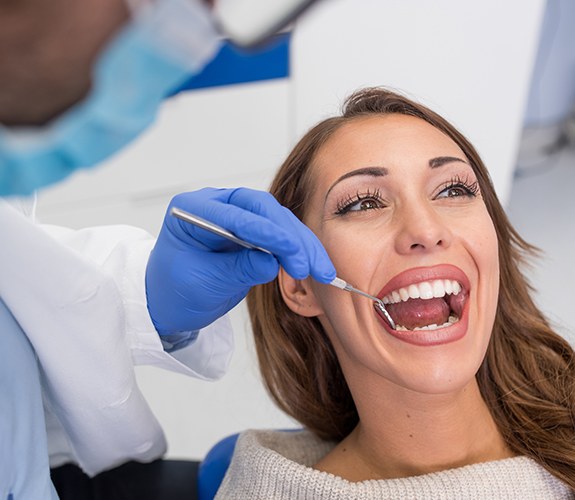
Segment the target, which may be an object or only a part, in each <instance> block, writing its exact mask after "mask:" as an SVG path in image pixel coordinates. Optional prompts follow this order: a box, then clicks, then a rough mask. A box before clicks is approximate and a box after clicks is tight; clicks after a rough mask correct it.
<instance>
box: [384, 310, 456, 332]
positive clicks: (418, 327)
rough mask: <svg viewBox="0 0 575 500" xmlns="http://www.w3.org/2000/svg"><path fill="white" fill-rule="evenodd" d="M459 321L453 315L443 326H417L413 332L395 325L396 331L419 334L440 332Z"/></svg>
mask: <svg viewBox="0 0 575 500" xmlns="http://www.w3.org/2000/svg"><path fill="white" fill-rule="evenodd" d="M458 321H459V318H458V317H457V316H455V315H453V314H450V315H449V318H448V319H447V321H446V322H445V323H443V325H436V324H435V323H434V324H432V325H426V326H421V327H420V326H416V327H415V328H414V329H413V330H410V329H409V328H406V327H405V326H403V325H395V329H396V330H398V331H400V332H419V331H421V330H439V329H440V328H447V327H448V326H451V325H453V324H454V323H457V322H458Z"/></svg>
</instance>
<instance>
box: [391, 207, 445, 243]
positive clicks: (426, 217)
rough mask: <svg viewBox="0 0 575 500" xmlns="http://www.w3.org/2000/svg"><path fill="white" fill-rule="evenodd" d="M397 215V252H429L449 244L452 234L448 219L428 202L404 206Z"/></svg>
mask: <svg viewBox="0 0 575 500" xmlns="http://www.w3.org/2000/svg"><path fill="white" fill-rule="evenodd" d="M397 217H398V220H399V224H398V233H397V237H396V240H395V241H396V250H397V252H398V253H400V254H410V253H414V252H430V251H434V250H438V249H445V248H448V247H449V245H451V241H452V239H453V235H452V232H451V229H450V227H449V224H448V220H446V218H444V217H442V215H441V213H439V212H438V211H436V210H435V209H434V208H433V207H432V206H431V205H430V204H427V205H424V206H422V205H419V206H417V207H414V206H411V207H406V208H405V210H403V211H402V212H401V213H399V214H397Z"/></svg>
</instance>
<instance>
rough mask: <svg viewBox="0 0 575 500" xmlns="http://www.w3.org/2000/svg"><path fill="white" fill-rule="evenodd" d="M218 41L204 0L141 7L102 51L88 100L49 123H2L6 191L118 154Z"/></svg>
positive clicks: (168, 0)
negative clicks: (26, 125)
mask: <svg viewBox="0 0 575 500" xmlns="http://www.w3.org/2000/svg"><path fill="white" fill-rule="evenodd" d="M220 44H221V38H220V36H219V35H218V33H217V31H216V29H215V28H214V26H213V23H212V19H211V15H210V13H209V11H207V10H206V8H205V7H203V5H201V4H200V2H199V1H194V0H156V1H155V2H148V3H147V4H146V5H145V6H144V7H142V8H139V9H138V10H137V11H136V12H135V13H134V16H133V20H132V21H131V22H130V23H129V24H128V25H127V26H126V27H125V28H124V29H123V30H122V31H121V32H120V33H119V35H118V36H117V37H115V39H114V40H113V41H112V42H111V43H110V45H109V46H108V48H107V49H106V50H105V51H104V52H103V53H102V56H101V57H100V59H99V61H98V63H97V65H96V67H95V71H94V78H93V82H92V90H91V92H90V95H89V96H88V97H87V99H86V100H85V101H83V102H82V103H80V104H79V105H77V106H76V107H74V108H72V109H70V110H69V111H67V112H66V113H65V114H63V115H62V116H61V117H59V118H57V119H56V120H55V121H54V122H53V123H51V124H50V125H49V126H47V127H42V128H30V129H23V128H21V129H9V128H5V127H2V126H1V125H0V196H10V195H28V194H31V193H32V192H33V191H35V190H36V189H38V188H40V187H43V186H47V185H49V184H52V183H54V182H57V181H59V180H61V179H63V178H65V177H67V176H68V175H70V174H71V173H73V172H74V171H76V170H78V169H81V168H88V167H92V166H94V165H97V164H98V163H100V162H101V161H103V160H104V159H106V158H108V157H109V156H111V155H112V154H114V153H115V152H116V151H118V150H119V149H121V148H122V147H124V146H125V145H126V144H127V143H129V142H130V141H131V140H133V139H134V138H135V137H137V136H138V135H139V134H140V133H141V132H142V131H143V130H144V129H146V128H147V127H148V126H149V125H150V124H151V123H152V122H153V121H154V119H155V117H156V114H157V112H158V109H159V107H160V105H161V104H162V102H163V100H164V98H165V97H166V96H167V95H169V94H170V91H171V90H173V89H175V88H177V87H178V86H179V85H181V83H182V82H183V81H184V80H186V79H188V78H189V77H190V75H193V74H195V73H198V72H199V71H200V70H201V69H202V68H203V66H204V65H205V64H207V63H208V62H209V61H210V60H211V59H212V58H213V57H214V56H215V54H216V52H217V50H218V48H219V47H220Z"/></svg>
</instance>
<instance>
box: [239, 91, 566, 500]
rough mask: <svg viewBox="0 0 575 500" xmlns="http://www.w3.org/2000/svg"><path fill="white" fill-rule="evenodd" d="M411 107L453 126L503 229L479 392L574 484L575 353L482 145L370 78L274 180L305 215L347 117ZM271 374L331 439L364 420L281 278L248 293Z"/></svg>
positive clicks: (274, 189)
mask: <svg viewBox="0 0 575 500" xmlns="http://www.w3.org/2000/svg"><path fill="white" fill-rule="evenodd" d="M394 113H396V114H402V115H409V116H414V117H417V118H420V119H422V120H425V121H426V122H428V123H429V124H431V125H432V126H434V127H435V128H437V129H439V130H440V131H442V132H443V133H444V134H446V135H447V136H449V137H450V138H451V139H452V140H453V141H454V142H455V143H456V144H457V145H458V146H459V147H460V148H461V149H462V151H463V152H464V153H465V155H466V157H467V159H468V161H469V163H470V164H471V166H472V167H473V170H474V171H475V174H476V175H477V179H478V182H479V186H480V189H481V193H482V195H483V199H484V202H485V205H486V206H487V210H488V212H489V215H490V216H491V219H492V220H493V224H494V226H495V230H496V233H497V237H498V247H499V261H500V278H499V283H500V287H499V288H500V292H499V299H498V304H497V313H496V317H495V322H494V325H493V332H492V336H491V340H490V343H489V346H488V349H487V353H486V356H485V359H484V360H483V363H482V365H481V367H480V369H479V371H478V372H477V374H476V378H477V381H478V384H479V387H480V390H481V394H482V396H483V398H484V400H485V401H486V403H487V405H488V407H489V408H490V411H491V413H492V415H493V417H494V419H495V422H496V423H497V426H498V428H499V430H500V432H501V433H502V435H503V437H504V439H505V441H506V443H507V445H508V446H509V447H510V448H511V449H512V450H513V451H514V452H515V453H517V454H519V455H526V456H528V457H531V458H532V459H534V460H535V461H536V462H538V463H539V464H541V465H542V466H543V467H544V468H545V469H547V470H548V471H549V472H550V473H551V474H553V475H554V476H555V477H557V478H559V479H560V480H562V481H564V482H565V483H566V484H568V485H569V486H570V487H571V488H572V489H573V490H574V491H575V418H574V417H575V354H574V352H573V349H572V348H571V346H570V345H569V343H568V342H567V341H566V340H565V339H564V338H562V337H561V336H560V335H558V334H556V333H555V332H554V331H553V329H552V328H551V327H550V325H549V323H548V322H547V320H546V319H545V317H544V315H543V314H542V312H541V311H540V310H539V309H538V308H537V306H536V305H535V303H534V301H533V299H532V297H531V293H532V288H531V286H530V285H529V283H528V281H527V279H526V278H525V276H524V274H523V273H522V271H521V267H522V266H524V265H525V264H526V263H527V260H528V258H529V257H532V256H533V255H534V254H536V253H537V249H536V248H535V247H533V246H532V245H530V244H528V243H527V242H526V241H524V240H523V239H522V238H521V236H519V234H518V233H517V232H516V231H515V229H514V228H513V227H512V226H511V223H510V222H509V220H508V218H507V216H506V214H505V211H504V210H503V207H502V206H501V204H500V202H499V200H498V198H497V195H496V194H495V189H494V188H493V184H492V182H491V179H490V177H489V174H488V172H487V169H486V168H485V165H484V164H483V162H482V161H481V159H480V157H479V155H478V154H477V152H476V151H475V149H474V147H473V146H472V145H471V143H470V142H469V141H468V140H467V139H466V138H465V137H464V136H463V135H462V134H461V133H460V132H458V131H457V130H456V129H455V128H454V127H453V126H452V125H451V124H450V123H448V122H447V121H446V120H445V119H444V118H442V117H441V116H439V115H438V114H436V113H435V112H433V111H431V110H430V109H428V108H426V107H425V106H423V105H421V104H419V103H416V102H413V101H411V100H410V99H408V98H406V97H404V96H403V95H400V94H398V93H396V92H391V91H389V90H387V89H383V88H368V89H364V90H361V91H358V92H356V93H354V94H353V95H351V96H350V97H349V98H348V99H347V100H346V101H345V103H344V106H343V109H342V114H341V116H337V117H332V118H329V119H327V120H324V121H322V122H320V123H319V124H318V125H316V126H315V127H313V128H312V129H311V130H310V131H309V132H308V133H307V134H306V135H305V136H304V137H303V138H302V139H301V140H300V141H299V143H298V144H297V145H296V146H295V148H294V149H293V150H292V152H291V154H290V155H289V156H288V158H287V159H286V160H285V162H284V163H283V165H282V166H281V168H280V169H279V171H278V173H277V175H276V176H275V179H274V181H273V182H272V185H271V187H270V192H271V193H272V194H273V195H274V196H275V197H276V198H277V199H278V201H279V202H280V203H281V204H282V205H284V206H286V207H288V208H290V209H291V210H292V211H293V212H294V213H295V215H296V216H297V217H298V218H299V219H300V220H303V218H304V214H305V211H306V203H307V201H308V195H309V193H310V189H311V186H312V184H311V183H310V180H311V177H310V170H311V168H310V167H312V165H313V161H314V158H315V156H316V154H317V152H318V150H319V149H320V148H321V147H322V145H323V144H324V143H325V142H326V140H327V139H329V138H330V137H331V136H332V134H333V133H334V132H335V131H336V130H338V129H339V128H340V127H341V126H342V125H344V124H346V123H349V122H350V121H352V120H355V119H358V118H361V117H365V116H373V115H387V114H394ZM248 308H249V312H250V318H251V322H252V326H253V331H254V336H255V344H256V350H257V355H258V360H259V365H260V370H261V373H262V376H263V379H264V383H265V385H266V387H267V389H268V391H269V393H270V394H271V396H272V398H273V399H274V400H275V402H276V403H277V404H278V405H279V407H280V408H281V409H282V410H283V411H285V412H286V413H287V414H288V415H290V416H292V417H294V418H295V419H296V420H298V421H299V422H301V423H302V424H303V425H304V426H305V427H307V428H308V429H309V430H311V431H312V432H313V433H315V434H316V435H318V436H319V437H321V438H324V439H330V440H341V439H343V438H344V437H345V436H347V435H348V434H349V433H350V432H351V431H352V430H353V429H354V427H355V426H356V425H357V423H358V414H357V410H356V408H355V404H354V401H353V398H352V396H351V393H350V391H349V388H348V386H347V383H346V381H345V378H344V376H343V373H342V371H341V368H340V366H339V363H338V360H337V357H336V354H335V352H334V349H333V347H332V345H331V343H330V341H329V340H328V338H327V336H326V334H325V332H324V330H323V328H322V326H321V324H320V322H319V320H318V319H317V318H306V317H303V316H299V315H297V314H295V313H294V312H292V311H291V310H290V309H289V308H288V307H287V306H286V304H285V303H284V301H283V299H282V296H281V293H280V290H279V286H278V282H277V279H276V280H275V281H272V282H271V283H268V284H265V285H260V286H257V287H255V288H253V289H252V290H251V292H250V293H249V294H248Z"/></svg>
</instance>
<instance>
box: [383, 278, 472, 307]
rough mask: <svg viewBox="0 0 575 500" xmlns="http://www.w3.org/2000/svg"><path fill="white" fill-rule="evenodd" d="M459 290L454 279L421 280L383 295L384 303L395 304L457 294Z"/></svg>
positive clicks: (458, 285) (459, 286) (459, 287)
mask: <svg viewBox="0 0 575 500" xmlns="http://www.w3.org/2000/svg"><path fill="white" fill-rule="evenodd" d="M460 291H461V285H460V284H459V283H458V282H457V281H455V280H433V281H422V282H421V283H416V284H413V285H409V286H408V287H407V288H400V289H398V290H394V291H393V292H391V293H390V294H388V295H386V296H385V297H383V299H382V300H383V303H384V304H396V303H398V302H405V301H406V300H409V299H424V300H427V299H433V298H436V297H443V296H445V295H451V294H453V295H457V294H458V293H459V292H460Z"/></svg>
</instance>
